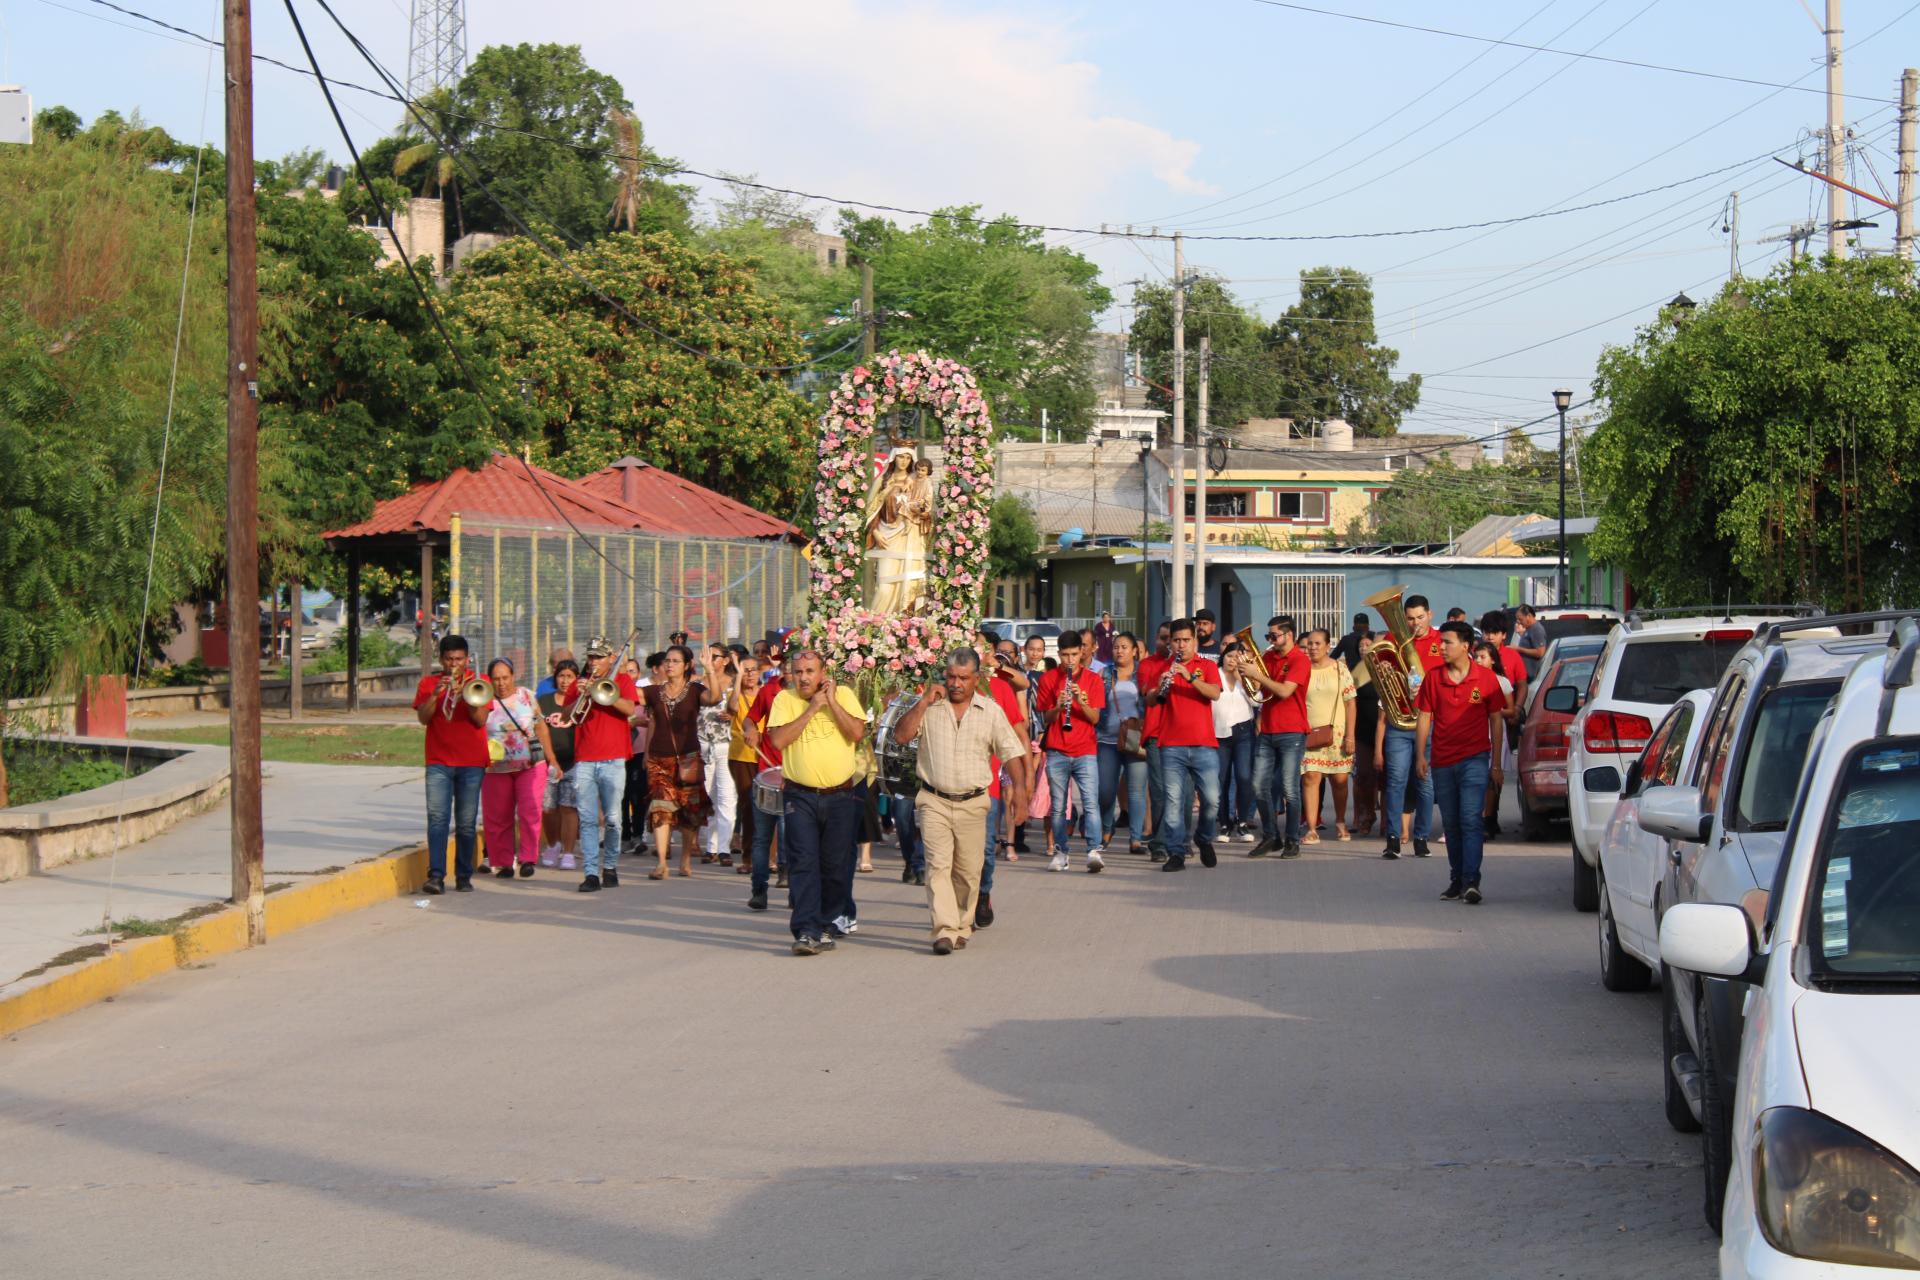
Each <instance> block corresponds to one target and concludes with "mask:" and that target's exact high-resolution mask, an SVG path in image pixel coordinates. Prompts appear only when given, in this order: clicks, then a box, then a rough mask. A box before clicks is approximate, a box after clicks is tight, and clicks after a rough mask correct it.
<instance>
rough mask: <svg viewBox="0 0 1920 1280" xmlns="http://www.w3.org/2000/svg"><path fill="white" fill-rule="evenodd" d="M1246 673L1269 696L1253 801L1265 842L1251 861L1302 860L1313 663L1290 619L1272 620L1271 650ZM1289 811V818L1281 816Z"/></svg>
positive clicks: (1258, 741) (1257, 747)
mask: <svg viewBox="0 0 1920 1280" xmlns="http://www.w3.org/2000/svg"><path fill="white" fill-rule="evenodd" d="M1240 670H1241V671H1243V672H1244V673H1246V675H1247V677H1248V678H1249V679H1251V680H1252V681H1253V682H1254V683H1255V684H1257V685H1259V686H1260V687H1261V688H1262V689H1265V690H1266V691H1267V701H1266V705H1265V706H1263V707H1261V708H1260V732H1259V733H1258V734H1256V735H1255V737H1254V740H1253V798H1254V802H1255V803H1256V804H1257V805H1258V806H1259V808H1260V843H1259V844H1257V845H1255V846H1254V847H1253V851H1252V852H1251V853H1249V854H1248V855H1247V856H1248V857H1249V858H1264V857H1266V856H1267V855H1268V854H1270V853H1278V854H1279V855H1280V856H1281V857H1283V858H1297V857H1299V856H1300V817H1301V798H1300V763H1301V761H1302V760H1303V759H1304V758H1305V756H1306V754H1307V683H1308V682H1309V681H1310V680H1312V679H1313V661H1312V660H1311V659H1310V658H1308V657H1307V651H1306V650H1305V649H1303V648H1301V647H1300V646H1299V645H1298V644H1296V643H1294V622H1293V619H1292V618H1290V617H1288V616H1287V615H1286V614H1284V613H1283V614H1280V615H1278V616H1277V617H1273V618H1269V619H1267V651H1266V652H1265V653H1263V654H1261V655H1260V659H1259V661H1257V662H1244V663H1242V664H1241V666H1240ZM1282 806H1284V807H1285V809H1286V813H1285V815H1284V816H1282V815H1281V813H1280V808H1281V807H1282Z"/></svg>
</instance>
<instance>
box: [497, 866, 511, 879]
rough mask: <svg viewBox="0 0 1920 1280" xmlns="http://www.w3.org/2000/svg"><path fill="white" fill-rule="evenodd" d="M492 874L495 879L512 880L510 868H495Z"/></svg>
mask: <svg viewBox="0 0 1920 1280" xmlns="http://www.w3.org/2000/svg"><path fill="white" fill-rule="evenodd" d="M493 874H494V878H495V879H498V880H511V879H513V868H512V867H495V868H494V869H493Z"/></svg>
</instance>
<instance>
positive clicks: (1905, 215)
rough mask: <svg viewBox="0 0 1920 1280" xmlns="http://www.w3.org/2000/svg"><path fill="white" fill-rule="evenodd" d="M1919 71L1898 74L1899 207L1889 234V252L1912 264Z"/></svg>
mask: <svg viewBox="0 0 1920 1280" xmlns="http://www.w3.org/2000/svg"><path fill="white" fill-rule="evenodd" d="M1916 98H1920V71H1916V70H1915V69H1914V68H1912V67H1908V68H1907V69H1906V70H1905V71H1902V72H1901V73H1900V180H1899V181H1900V185H1899V189H1898V192H1897V198H1898V200H1899V205H1900V207H1899V208H1898V209H1896V210H1895V211H1894V216H1895V218H1896V220H1897V225H1896V229H1895V231H1894V234H1893V251H1894V252H1895V253H1897V254H1899V255H1900V256H1901V257H1902V258H1905V259H1906V260H1907V261H1908V262H1912V261H1913V237H1914V231H1915V228H1914V225H1913V141H1914V138H1913V135H1914V129H1915V125H1916V123H1920V106H1916Z"/></svg>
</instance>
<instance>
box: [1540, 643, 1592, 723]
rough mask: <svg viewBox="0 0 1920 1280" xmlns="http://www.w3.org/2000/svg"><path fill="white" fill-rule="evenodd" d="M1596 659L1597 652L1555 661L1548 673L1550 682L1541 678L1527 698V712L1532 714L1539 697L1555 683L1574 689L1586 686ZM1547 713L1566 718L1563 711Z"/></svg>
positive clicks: (1544, 695) (1544, 694)
mask: <svg viewBox="0 0 1920 1280" xmlns="http://www.w3.org/2000/svg"><path fill="white" fill-rule="evenodd" d="M1597 660H1598V655H1597V654H1582V655H1581V656H1579V657H1577V658H1568V659H1567V660H1566V661H1565V662H1558V663H1555V664H1554V670H1553V671H1552V672H1551V673H1550V674H1551V675H1552V677H1553V678H1552V680H1551V681H1550V682H1549V681H1547V680H1542V681H1541V682H1540V683H1539V685H1538V686H1537V687H1536V688H1535V689H1534V691H1533V694H1532V696H1531V697H1530V698H1529V700H1528V706H1529V710H1528V712H1527V714H1529V715H1532V714H1533V711H1534V710H1535V709H1537V708H1538V707H1539V705H1540V699H1542V698H1544V697H1546V696H1547V690H1548V689H1551V688H1553V687H1555V686H1556V685H1563V684H1565V685H1572V686H1573V687H1574V688H1575V689H1584V688H1586V687H1587V681H1588V680H1590V679H1592V678H1593V664H1594V663H1595V661H1597ZM1548 714H1550V715H1552V714H1558V715H1560V716H1561V717H1562V718H1563V719H1565V718H1568V716H1567V713H1565V712H1557V713H1556V712H1549V713H1548Z"/></svg>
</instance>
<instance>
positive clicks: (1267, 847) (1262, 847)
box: [1247, 836, 1280, 858]
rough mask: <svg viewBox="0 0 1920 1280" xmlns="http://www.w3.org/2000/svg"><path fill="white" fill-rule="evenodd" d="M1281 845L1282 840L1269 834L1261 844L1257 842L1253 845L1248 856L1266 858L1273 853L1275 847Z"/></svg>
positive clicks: (1248, 851)
mask: <svg viewBox="0 0 1920 1280" xmlns="http://www.w3.org/2000/svg"><path fill="white" fill-rule="evenodd" d="M1279 847H1280V842H1279V841H1278V840H1275V839H1274V838H1273V837H1272V836H1268V837H1267V838H1266V839H1264V840H1262V841H1261V842H1260V843H1259V844H1256V845H1255V846H1253V848H1251V849H1249V850H1247V856H1248V857H1249V858H1264V857H1266V856H1267V855H1268V854H1270V853H1272V852H1273V851H1274V850H1275V849H1278V848H1279Z"/></svg>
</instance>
